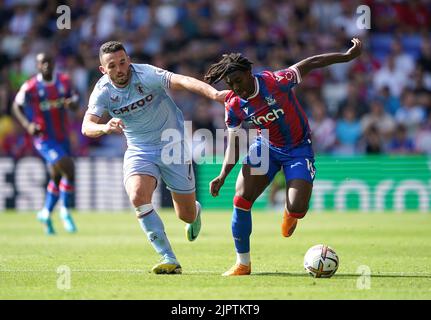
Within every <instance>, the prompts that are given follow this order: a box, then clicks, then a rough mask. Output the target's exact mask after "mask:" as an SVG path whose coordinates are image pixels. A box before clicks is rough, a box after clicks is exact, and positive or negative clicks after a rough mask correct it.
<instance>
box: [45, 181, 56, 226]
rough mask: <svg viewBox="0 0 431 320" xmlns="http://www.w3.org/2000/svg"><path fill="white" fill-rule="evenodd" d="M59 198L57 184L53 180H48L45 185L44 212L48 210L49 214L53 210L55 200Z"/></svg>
mask: <svg viewBox="0 0 431 320" xmlns="http://www.w3.org/2000/svg"><path fill="white" fill-rule="evenodd" d="M58 199H59V189H58V186H57V185H56V184H55V183H54V181H53V180H50V181H49V183H48V186H47V187H46V197H45V206H44V208H43V209H44V210H43V211H45V212H48V217H46V218H49V214H51V212H52V210H54V207H55V205H56V204H57V201H58Z"/></svg>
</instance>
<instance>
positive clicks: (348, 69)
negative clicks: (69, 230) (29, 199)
mask: <svg viewBox="0 0 431 320" xmlns="http://www.w3.org/2000/svg"><path fill="white" fill-rule="evenodd" d="M63 4H65V5H67V6H69V8H70V9H71V28H70V29H63V30H59V29H58V28H57V19H58V17H59V16H60V13H57V7H58V6H59V5H63ZM363 4H365V5H368V6H369V8H370V9H371V26H370V29H359V28H358V24H357V22H358V19H359V20H360V19H361V14H363V12H362V11H359V13H358V12H357V8H358V7H359V6H360V5H363ZM0 8H1V9H0V156H5V155H7V156H13V157H17V158H18V157H22V156H26V155H31V154H34V151H33V148H32V147H31V141H30V139H29V137H28V136H27V135H26V134H25V132H24V131H23V129H22V128H21V127H20V126H19V125H18V123H17V122H15V120H14V119H13V118H12V117H11V110H10V108H11V105H12V101H13V99H14V97H15V94H16V92H17V90H18V89H19V87H20V86H21V84H22V83H23V82H24V81H25V80H26V79H28V78H29V77H30V76H31V75H33V74H35V73H36V65H35V55H36V54H37V53H38V52H40V51H43V50H49V51H50V52H51V53H53V54H54V56H55V57H56V65H57V69H58V70H59V71H63V72H66V73H68V74H69V75H70V76H71V78H72V80H73V84H74V87H75V89H76V91H77V92H78V93H79V95H80V105H81V109H80V111H79V112H78V113H76V114H71V120H72V121H71V123H72V129H71V140H72V145H73V150H74V151H73V152H74V155H76V156H120V155H122V154H123V151H124V148H125V141H124V139H123V137H121V136H115V135H111V136H105V137H102V138H99V139H97V140H91V141H90V140H88V139H86V138H85V137H83V136H82V135H81V133H80V126H81V121H82V117H83V115H84V113H85V110H86V103H87V101H88V96H89V94H90V93H91V91H92V89H93V86H94V84H95V82H96V81H97V80H98V78H99V77H100V76H101V74H100V72H99V70H98V66H99V61H98V49H99V46H100V45H101V44H102V43H103V42H105V41H108V40H114V39H115V40H120V41H122V42H123V43H124V44H125V46H126V49H127V51H128V53H129V55H130V56H131V58H132V61H133V62H138V63H150V64H154V65H156V66H158V67H161V68H164V69H168V70H170V71H173V72H177V73H181V74H185V75H190V76H194V77H196V78H198V79H203V75H204V74H205V71H206V70H207V68H208V67H209V65H210V64H211V63H213V62H215V61H217V60H218V59H219V58H220V56H221V54H222V53H225V52H242V53H243V54H244V55H245V56H247V57H248V58H249V59H250V60H251V61H253V62H254V71H255V72H259V71H261V70H265V69H267V70H274V71H275V70H278V69H282V68H286V67H288V66H290V65H292V64H294V63H296V62H298V61H299V60H301V59H304V58H306V57H309V56H312V55H316V54H320V53H326V52H337V51H345V50H346V49H347V48H348V47H350V45H351V43H350V39H351V38H352V37H359V38H360V39H361V40H362V42H363V44H364V51H363V54H362V56H361V57H360V58H358V59H356V60H354V61H352V62H350V63H346V64H337V65H333V66H331V67H328V68H324V69H319V70H315V71H313V72H312V73H310V74H309V75H308V76H307V77H306V78H305V79H304V81H303V83H302V84H301V85H300V86H298V87H297V88H296V89H295V90H296V93H297V95H298V99H299V101H300V102H301V103H302V104H303V106H304V108H305V110H306V112H307V114H308V115H309V119H310V126H311V129H312V131H313V137H314V148H315V151H316V152H317V153H318V154H337V155H340V154H342V155H352V154H380V153H384V154H394V153H396V154H415V153H425V154H431V32H430V26H431V2H430V1H421V0H416V1H400V0H399V1H386V0H380V1H371V0H370V1H365V0H363V1H354V0H345V1H332V0H322V1H310V0H308V1H306V0H289V1H279V0H217V1H211V0H191V1H186V0H177V1H175V0H159V1H150V0H148V1H137V0H131V1H123V0H114V1H109V2H105V1H100V0H99V1H93V0H76V1H61V2H60V1H43V0H20V1H18V0H15V1H13V0H9V1H8V0H0ZM217 86H218V88H219V89H223V88H225V87H224V84H223V83H220V84H218V85H217ZM171 95H172V96H173V98H174V101H176V103H177V105H178V106H179V107H180V108H181V109H182V111H183V113H184V116H185V119H186V120H192V121H193V129H194V130H197V129H201V128H206V129H209V130H210V131H211V132H213V133H214V132H215V130H216V129H218V128H224V127H225V125H224V108H223V106H222V105H218V104H212V103H211V102H209V101H207V100H206V99H203V98H199V97H198V96H196V95H191V94H189V93H184V92H171Z"/></svg>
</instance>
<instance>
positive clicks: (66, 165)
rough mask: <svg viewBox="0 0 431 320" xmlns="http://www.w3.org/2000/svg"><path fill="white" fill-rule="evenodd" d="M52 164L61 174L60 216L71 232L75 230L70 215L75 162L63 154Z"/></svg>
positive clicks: (67, 229) (65, 227) (65, 226)
mask: <svg viewBox="0 0 431 320" xmlns="http://www.w3.org/2000/svg"><path fill="white" fill-rule="evenodd" d="M54 166H55V168H56V169H57V170H58V171H60V172H61V174H62V178H61V181H60V198H61V208H60V217H61V219H62V220H63V225H64V229H65V230H66V231H67V232H71V233H73V232H76V231H77V229H76V225H75V222H74V221H73V219H72V215H71V208H72V205H73V196H74V186H75V164H74V162H73V160H72V158H71V157H69V156H65V157H63V158H61V159H60V160H59V161H57V162H56V163H55V165H54Z"/></svg>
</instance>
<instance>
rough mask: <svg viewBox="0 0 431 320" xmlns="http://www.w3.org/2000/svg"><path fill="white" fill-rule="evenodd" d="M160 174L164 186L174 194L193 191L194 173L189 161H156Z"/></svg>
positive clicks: (194, 188)
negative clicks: (167, 162)
mask: <svg viewBox="0 0 431 320" xmlns="http://www.w3.org/2000/svg"><path fill="white" fill-rule="evenodd" d="M158 167H159V169H160V175H161V177H162V179H163V181H164V182H165V184H166V188H167V189H168V190H169V191H171V192H172V193H176V194H192V193H194V192H195V190H196V187H195V174H194V170H193V165H192V164H191V163H177V164H176V163H172V164H164V163H162V162H160V163H158Z"/></svg>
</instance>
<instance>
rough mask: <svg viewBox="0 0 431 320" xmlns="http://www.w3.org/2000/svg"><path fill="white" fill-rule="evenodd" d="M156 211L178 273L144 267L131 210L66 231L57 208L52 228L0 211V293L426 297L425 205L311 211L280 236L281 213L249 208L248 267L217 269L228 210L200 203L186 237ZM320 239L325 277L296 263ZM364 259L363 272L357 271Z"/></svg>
mask: <svg viewBox="0 0 431 320" xmlns="http://www.w3.org/2000/svg"><path fill="white" fill-rule="evenodd" d="M160 212H161V216H162V218H163V220H164V223H165V227H166V232H167V234H168V236H169V238H170V241H171V244H172V246H173V248H174V250H175V252H176V254H177V257H178V259H179V261H180V262H181V264H182V267H183V274H182V275H155V274H151V273H149V270H150V269H151V267H152V266H153V264H155V263H156V262H157V260H158V257H157V255H156V254H155V253H154V252H153V249H152V248H151V247H150V244H149V243H148V241H147V239H146V237H145V235H144V234H143V232H142V231H141V230H140V227H139V224H138V223H137V222H136V219H135V218H134V216H133V213H132V211H130V213H123V214H104V213H75V220H76V222H77V226H78V228H79V232H78V233H77V234H73V235H71V234H67V233H65V232H64V231H63V229H62V226H61V224H60V221H59V218H58V214H56V215H55V217H54V223H55V227H56V229H57V235H55V236H45V235H44V234H43V231H42V226H41V225H40V224H39V223H38V222H37V221H36V219H35V215H34V214H13V213H11V212H6V213H2V214H0V288H1V290H0V299H146V300H147V299H148V300H150V299H169V300H170V299H178V300H180V299H198V300H200V299H207V300H212V299H241V300H242V299H262V300H264V299H271V300H272V299H431V216H430V215H429V214H423V213H422V214H421V213H403V214H399V213H365V214H364V213H314V212H310V213H309V214H308V215H307V216H306V217H305V218H304V219H303V220H301V221H300V223H299V225H298V228H297V229H296V231H295V234H294V236H293V237H292V238H289V239H286V238H283V237H282V236H281V234H280V222H281V213H280V212H270V211H257V210H256V211H254V212H253V234H252V238H251V247H252V252H251V253H252V266H253V269H252V275H251V276H244V277H222V276H221V273H222V272H224V271H226V270H227V269H228V268H229V267H231V265H232V264H233V263H234V261H235V253H234V247H233V241H232V237H231V231H230V212H228V211H224V212H217V211H206V212H205V211H204V213H203V218H202V219H203V226H202V231H201V234H200V236H199V238H198V239H197V240H196V241H195V242H192V243H190V242H188V241H187V240H186V238H185V236H184V223H182V222H181V221H179V220H178V219H177V218H176V217H175V215H174V213H173V211H172V210H161V211H160ZM319 243H325V244H328V245H330V246H331V247H333V248H334V249H335V250H336V252H337V253H338V255H339V257H340V267H339V269H338V272H337V273H336V275H335V276H334V277H333V278H331V279H314V278H311V277H310V276H309V275H307V274H305V272H304V270H303V267H302V262H303V261H302V260H303V256H304V254H305V252H306V251H307V249H308V248H309V247H311V246H312V245H315V244H319ZM62 266H63V267H62ZM64 266H65V267H64ZM361 266H366V267H361ZM59 267H60V268H59ZM64 268H66V269H67V268H69V270H70V278H66V275H67V273H65V270H66V269H64ZM366 268H369V269H370V270H371V276H370V277H367V276H366V275H362V276H361V275H360V272H361V270H366ZM65 279H70V287H68V284H69V283H68V282H67V280H65Z"/></svg>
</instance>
